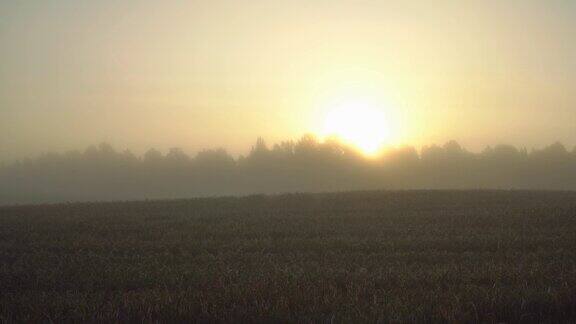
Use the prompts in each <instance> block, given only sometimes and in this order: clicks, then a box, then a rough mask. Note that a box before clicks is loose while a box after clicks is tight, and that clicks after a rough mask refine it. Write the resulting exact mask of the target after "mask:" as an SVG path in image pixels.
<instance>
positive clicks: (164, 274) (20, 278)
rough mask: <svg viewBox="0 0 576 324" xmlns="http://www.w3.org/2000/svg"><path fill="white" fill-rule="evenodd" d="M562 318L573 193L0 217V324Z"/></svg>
mask: <svg viewBox="0 0 576 324" xmlns="http://www.w3.org/2000/svg"><path fill="white" fill-rule="evenodd" d="M22 321H53V322H62V321H76V322H78V321H89V322H110V321H112V322H114V321H121V322H129V321H132V322H141V321H146V322H148V321H161V322H174V321H177V322H183V321H199V322H268V321H277V322H295V321H297V322H352V321H362V322H438V323H443V322H548V323H557V322H574V321H576V193H571V192H521V191H518V192H515V191H406V192H352V193H335V194H293V195H280V196H250V197H244V198H213V199H192V200H175V201H147V202H124V203H84V204H64V205H46V206H29V207H26V206H23V207H0V322H22Z"/></svg>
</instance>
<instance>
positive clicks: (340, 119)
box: [322, 98, 391, 155]
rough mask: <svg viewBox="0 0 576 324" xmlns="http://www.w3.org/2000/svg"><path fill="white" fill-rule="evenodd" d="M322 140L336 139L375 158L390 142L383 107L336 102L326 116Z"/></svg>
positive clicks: (361, 102) (352, 101)
mask: <svg viewBox="0 0 576 324" xmlns="http://www.w3.org/2000/svg"><path fill="white" fill-rule="evenodd" d="M322 135H323V137H328V136H336V137H337V138H339V139H340V140H341V141H343V142H344V143H346V144H349V145H353V146H355V147H357V148H358V149H359V150H361V151H362V152H363V153H364V154H366V155H374V154H376V153H377V152H378V151H379V149H380V148H381V146H382V145H383V144H384V143H387V142H388V141H389V140H390V135H391V134H390V127H389V125H388V124H387V119H386V114H385V113H384V110H383V107H380V106H379V105H378V104H377V103H375V102H372V101H369V100H365V99H358V98H355V99H348V100H344V101H340V102H339V103H337V104H336V105H335V106H333V107H331V108H330V109H329V110H328V112H327V113H326V116H325V120H324V127H323V130H322Z"/></svg>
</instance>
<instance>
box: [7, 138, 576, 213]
mask: <svg viewBox="0 0 576 324" xmlns="http://www.w3.org/2000/svg"><path fill="white" fill-rule="evenodd" d="M364 189H551V190H574V189H576V151H575V150H571V151H569V150H567V149H566V147H565V146H563V145H562V144H560V143H555V144H552V145H550V146H548V147H545V148H542V149H533V150H530V151H528V150H526V149H518V148H516V147H514V146H510V145H497V146H494V147H488V148H486V149H485V150H484V151H482V152H480V153H473V152H469V151H467V150H466V149H464V148H462V147H461V146H460V145H459V144H458V143H456V142H454V141H450V142H448V143H446V144H445V145H443V146H436V145H432V146H428V147H424V148H422V149H421V150H420V151H418V150H416V149H415V148H413V147H401V148H389V149H386V150H384V151H383V152H382V154H381V155H379V156H378V157H376V158H366V157H365V156H363V155H362V154H361V153H359V152H358V151H357V150H355V149H354V148H352V147H350V146H347V145H344V144H342V143H340V142H338V141H337V140H326V141H323V142H320V141H319V140H317V139H316V138H315V137H314V136H311V135H305V136H303V137H302V138H301V139H300V140H298V141H286V142H282V143H278V144H275V145H273V146H268V145H266V143H265V141H264V140H263V139H261V138H259V139H258V140H257V142H256V144H255V145H254V146H253V147H252V149H251V151H250V152H249V154H248V155H246V156H241V157H239V158H237V159H235V158H233V157H232V156H231V155H230V154H228V153H227V152H226V151H225V150H223V149H215V150H204V151H201V152H199V153H197V154H196V155H195V156H189V155H187V154H186V153H185V152H183V151H182V150H181V149H178V148H174V149H171V150H170V151H169V152H167V153H166V154H163V153H161V152H160V151H158V150H155V149H151V150H149V151H148V152H146V153H145V154H144V155H143V156H141V157H139V156H136V155H134V154H132V153H131V152H130V151H123V152H119V151H116V150H115V149H114V148H113V147H112V146H111V145H109V144H100V145H99V146H91V147H89V148H88V149H86V150H85V151H83V152H81V151H71V152H67V153H63V154H59V153H47V154H43V155H41V156H40V157H38V158H36V159H28V160H23V161H19V162H16V163H13V164H9V165H3V166H1V167H0V204H17V203H41V202H67V201H95V200H131V199H159V198H186V197H195V196H215V195H240V194H241V195H245V194H258V193H282V192H304V191H306V192H319V191H341V190H364Z"/></svg>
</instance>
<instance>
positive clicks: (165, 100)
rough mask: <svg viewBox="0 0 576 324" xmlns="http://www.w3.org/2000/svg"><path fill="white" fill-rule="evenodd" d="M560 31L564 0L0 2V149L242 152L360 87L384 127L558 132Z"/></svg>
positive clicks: (571, 119)
mask: <svg viewBox="0 0 576 324" xmlns="http://www.w3.org/2000/svg"><path fill="white" fill-rule="evenodd" d="M575 39H576V1H573V0H551V1H544V0H538V1H536V0H516V1H515V0H507V1H490V0H483V1H466V0H454V1H441V0H430V1H424V0H421V1H410V0H403V1H385V0H379V1H337V0H289V1H288V0H277V1H269V0H236V1H217V0H210V1H191V0H188V1H184V0H181V1H176V0H166V1H132V0H123V1H112V0H99V1H80V0H74V1H73V0H44V1H33V0H29V1H15V0H14V1H1V2H0V160H6V159H13V158H19V157H23V156H30V155H35V154H36V153H39V152H41V151H46V150H58V151H60V150H67V149H73V148H84V147H86V146H87V145H89V144H94V143H99V142H101V141H107V142H110V143H112V144H114V145H115V146H116V147H118V148H131V149H133V150H135V151H136V152H139V151H141V150H144V149H145V148H149V147H157V148H160V149H166V148H169V147H173V146H179V147H182V148H184V149H186V150H187V151H189V152H193V151H196V150H198V149H200V148H208V147H224V148H226V149H228V150H229V151H231V152H233V153H243V152H245V151H246V150H247V149H248V147H249V145H251V144H252V143H253V142H254V140H255V138H256V137H257V136H264V137H265V138H266V139H268V140H269V141H270V142H274V141H278V140H283V139H289V138H296V137H299V136H300V135H302V134H303V133H306V132H316V133H318V132H320V130H321V128H322V125H323V123H324V120H325V119H326V118H327V117H326V115H327V114H329V112H330V110H331V109H333V107H332V106H334V105H337V104H336V103H335V102H338V101H339V100H352V101H353V100H356V99H355V98H360V99H359V100H362V98H368V97H369V98H377V99H375V101H376V102H377V104H376V106H377V107H376V108H377V109H380V110H382V111H383V114H384V115H385V116H386V117H385V118H386V120H385V121H383V122H382V125H383V127H385V128H387V129H390V133H391V134H392V135H391V137H390V139H389V141H390V144H411V145H416V146H420V145H423V144H430V143H443V142H445V141H446V140H449V139H455V140H457V141H459V142H460V143H462V144H463V145H464V146H466V147H469V148H471V149H480V148H482V147H484V146H485V145H488V144H495V143H499V142H507V143H511V144H515V145H521V146H528V147H532V146H542V145H544V144H550V143H552V142H554V141H557V140H560V141H562V142H564V143H565V144H566V145H568V146H570V147H571V146H573V145H575V144H576V41H575ZM343 98H344V99H343Z"/></svg>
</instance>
